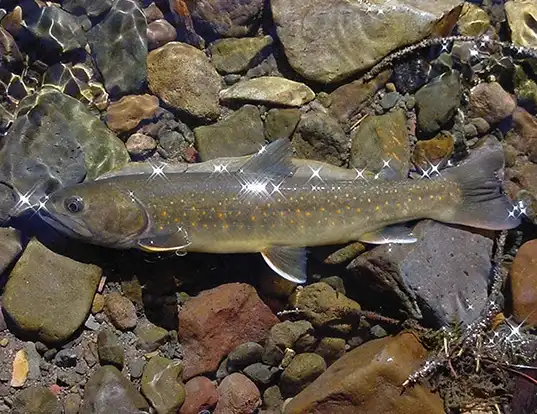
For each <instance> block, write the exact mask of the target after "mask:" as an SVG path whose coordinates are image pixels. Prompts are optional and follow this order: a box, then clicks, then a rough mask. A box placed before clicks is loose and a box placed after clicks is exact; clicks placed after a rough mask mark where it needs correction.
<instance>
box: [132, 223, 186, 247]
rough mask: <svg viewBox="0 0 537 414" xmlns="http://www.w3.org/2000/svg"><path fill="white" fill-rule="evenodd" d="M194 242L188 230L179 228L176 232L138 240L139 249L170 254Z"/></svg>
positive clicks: (162, 233)
mask: <svg viewBox="0 0 537 414" xmlns="http://www.w3.org/2000/svg"><path fill="white" fill-rule="evenodd" d="M191 243H192V242H191V241H190V239H189V238H188V234H187V232H186V230H184V229H183V228H181V227H178V228H177V230H176V231H170V232H161V233H157V234H155V235H154V236H151V237H146V238H144V239H140V240H138V247H139V248H140V249H142V250H144V251H146V252H151V253H156V252H169V251H177V250H181V249H184V248H185V247H188V246H189V245H190V244H191Z"/></svg>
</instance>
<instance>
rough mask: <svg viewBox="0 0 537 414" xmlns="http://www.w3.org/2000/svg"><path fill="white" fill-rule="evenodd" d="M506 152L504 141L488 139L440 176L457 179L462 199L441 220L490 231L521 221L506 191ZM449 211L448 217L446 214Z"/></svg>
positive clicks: (506, 228)
mask: <svg viewBox="0 0 537 414" xmlns="http://www.w3.org/2000/svg"><path fill="white" fill-rule="evenodd" d="M504 163H505V162H504V154H503V149H502V147H501V144H500V143H499V142H498V141H497V140H496V139H495V138H494V139H488V140H487V141H486V142H485V143H484V144H483V145H482V146H481V147H480V148H479V149H477V150H475V151H473V152H472V153H471V155H470V156H469V157H468V158H467V159H466V160H465V161H464V162H463V163H462V164H460V165H458V166H456V167H452V168H447V169H445V170H442V171H441V174H440V176H438V177H437V178H436V179H447V180H450V181H455V182H456V183H457V184H458V185H459V188H460V190H461V191H462V201H461V202H460V203H459V204H458V205H457V206H456V207H455V208H453V209H449V212H447V213H446V212H444V213H439V215H441V216H442V217H438V218H437V219H438V220H441V221H444V222H449V223H453V224H461V225H466V226H471V227H477V228H482V229H488V230H508V229H512V228H515V227H517V226H518V225H519V224H520V222H521V220H520V216H519V215H517V214H516V213H515V210H516V209H514V203H513V202H512V201H511V200H510V198H509V197H508V196H507V195H506V194H505V193H504V191H503V168H504ZM446 214H447V217H446V216H445V215H446Z"/></svg>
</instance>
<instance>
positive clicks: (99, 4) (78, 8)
mask: <svg viewBox="0 0 537 414" xmlns="http://www.w3.org/2000/svg"><path fill="white" fill-rule="evenodd" d="M113 4H114V0H63V1H62V8H63V9H65V10H67V11H68V12H69V13H72V14H74V15H76V16H80V15H83V14H86V15H88V16H89V17H96V16H99V15H101V14H103V13H105V12H107V11H108V10H110V9H111V8H112V5H113Z"/></svg>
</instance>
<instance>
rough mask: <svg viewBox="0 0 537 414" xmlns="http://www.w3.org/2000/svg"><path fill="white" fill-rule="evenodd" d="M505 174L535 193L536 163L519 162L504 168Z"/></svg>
mask: <svg viewBox="0 0 537 414" xmlns="http://www.w3.org/2000/svg"><path fill="white" fill-rule="evenodd" d="M506 176H507V178H509V179H510V180H511V181H513V182H514V183H515V184H517V185H518V186H519V187H521V188H523V189H524V190H527V191H529V192H530V193H532V194H534V195H537V165H535V164H532V163H527V164H520V165H517V166H516V167H515V168H509V169H507V170H506Z"/></svg>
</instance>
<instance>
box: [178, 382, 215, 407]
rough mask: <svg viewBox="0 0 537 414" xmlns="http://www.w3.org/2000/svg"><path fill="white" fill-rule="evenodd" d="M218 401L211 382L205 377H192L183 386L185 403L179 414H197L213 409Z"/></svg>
mask: <svg viewBox="0 0 537 414" xmlns="http://www.w3.org/2000/svg"><path fill="white" fill-rule="evenodd" d="M217 401H218V393H217V391H216V387H215V385H214V384H213V382H212V381H211V380H210V379H209V378H207V377H194V378H192V379H191V380H190V381H188V382H187V383H186V384H185V402H184V403H183V405H182V406H181V409H180V410H179V414H198V413H199V412H200V411H203V410H207V409H210V408H213V407H214V406H215V405H216V403H217Z"/></svg>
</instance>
